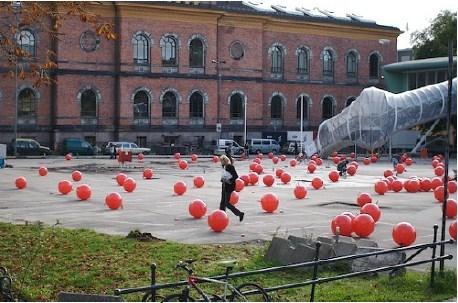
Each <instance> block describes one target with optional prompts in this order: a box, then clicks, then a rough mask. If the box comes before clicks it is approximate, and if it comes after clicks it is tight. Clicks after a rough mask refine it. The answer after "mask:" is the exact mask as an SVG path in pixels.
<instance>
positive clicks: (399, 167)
mask: <svg viewBox="0 0 458 303" xmlns="http://www.w3.org/2000/svg"><path fill="white" fill-rule="evenodd" d="M404 171H405V167H404V165H402V164H401V163H398V164H396V172H397V173H398V174H402V173H403V172H404Z"/></svg>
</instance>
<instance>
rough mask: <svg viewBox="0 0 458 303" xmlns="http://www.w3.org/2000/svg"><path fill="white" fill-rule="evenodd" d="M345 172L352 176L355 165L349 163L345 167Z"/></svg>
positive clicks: (354, 172)
mask: <svg viewBox="0 0 458 303" xmlns="http://www.w3.org/2000/svg"><path fill="white" fill-rule="evenodd" d="M347 173H348V174H349V175H350V176H354V175H355V174H356V166H354V165H349V166H348V167H347Z"/></svg>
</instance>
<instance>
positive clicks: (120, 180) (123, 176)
mask: <svg viewBox="0 0 458 303" xmlns="http://www.w3.org/2000/svg"><path fill="white" fill-rule="evenodd" d="M126 179H127V175H126V174H123V173H119V174H118V175H117V176H116V182H118V185H119V186H122V185H123V184H124V181H126Z"/></svg>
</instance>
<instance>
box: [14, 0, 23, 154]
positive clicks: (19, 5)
mask: <svg viewBox="0 0 458 303" xmlns="http://www.w3.org/2000/svg"><path fill="white" fill-rule="evenodd" d="M11 8H12V9H13V14H14V18H15V19H16V30H17V31H18V32H19V34H17V36H16V37H15V40H16V46H15V47H18V45H17V42H18V38H19V37H20V36H19V35H20V31H19V14H20V13H21V9H22V3H21V2H20V1H13V2H12V3H11ZM17 61H18V56H15V61H14V65H15V66H14V144H13V153H14V156H16V155H17V142H16V141H17V120H18V115H17V110H18V92H17V74H18V71H17V68H18V66H17V65H18V62H17Z"/></svg>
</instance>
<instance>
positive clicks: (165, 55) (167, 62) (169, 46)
mask: <svg viewBox="0 0 458 303" xmlns="http://www.w3.org/2000/svg"><path fill="white" fill-rule="evenodd" d="M161 55H162V65H164V66H176V65H177V40H176V39H175V38H174V37H172V36H166V37H164V38H162V39H161Z"/></svg>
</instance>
